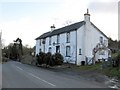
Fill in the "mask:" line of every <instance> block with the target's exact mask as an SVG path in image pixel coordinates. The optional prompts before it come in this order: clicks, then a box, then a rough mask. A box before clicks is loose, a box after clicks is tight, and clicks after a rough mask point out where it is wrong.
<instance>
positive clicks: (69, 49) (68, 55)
mask: <svg viewBox="0 0 120 90" xmlns="http://www.w3.org/2000/svg"><path fill="white" fill-rule="evenodd" d="M70 52H71V48H70V46H66V57H70Z"/></svg>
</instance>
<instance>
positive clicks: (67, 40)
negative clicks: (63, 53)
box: [66, 33, 70, 43]
mask: <svg viewBox="0 0 120 90" xmlns="http://www.w3.org/2000/svg"><path fill="white" fill-rule="evenodd" d="M66 42H67V43H69V42H70V33H67V34H66Z"/></svg>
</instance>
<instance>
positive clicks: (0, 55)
mask: <svg viewBox="0 0 120 90" xmlns="http://www.w3.org/2000/svg"><path fill="white" fill-rule="evenodd" d="M1 36H2V32H0V63H2V40H1Z"/></svg>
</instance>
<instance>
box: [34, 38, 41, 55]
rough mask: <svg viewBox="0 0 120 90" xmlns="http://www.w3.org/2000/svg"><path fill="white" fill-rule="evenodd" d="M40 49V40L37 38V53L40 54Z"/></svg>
mask: <svg viewBox="0 0 120 90" xmlns="http://www.w3.org/2000/svg"><path fill="white" fill-rule="evenodd" d="M39 50H40V40H36V52H35V53H36V55H37V54H39Z"/></svg>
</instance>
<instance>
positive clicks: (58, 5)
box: [0, 0, 119, 46]
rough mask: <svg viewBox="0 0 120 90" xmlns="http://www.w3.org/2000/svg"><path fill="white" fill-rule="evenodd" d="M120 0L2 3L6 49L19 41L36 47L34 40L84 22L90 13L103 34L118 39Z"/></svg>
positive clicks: (0, 14)
mask: <svg viewBox="0 0 120 90" xmlns="http://www.w3.org/2000/svg"><path fill="white" fill-rule="evenodd" d="M118 1H119V0H1V1H0V29H1V30H2V38H3V41H4V44H5V45H8V44H9V43H11V42H13V40H15V39H16V38H17V37H19V38H21V39H22V40H23V44H24V45H26V44H28V45H29V46H34V45H35V38H37V37H38V36H40V35H41V34H43V33H45V32H47V31H50V30H51V29H50V26H51V25H53V24H55V26H56V28H60V27H63V26H65V25H66V22H69V21H71V23H74V22H79V21H82V20H84V14H85V13H86V11H87V8H88V9H89V13H90V15H91V17H90V19H91V22H93V23H94V24H95V25H96V26H97V27H98V28H99V29H100V30H101V31H102V32H103V33H105V34H106V35H107V36H108V37H111V38H112V39H113V40H116V39H118Z"/></svg>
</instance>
